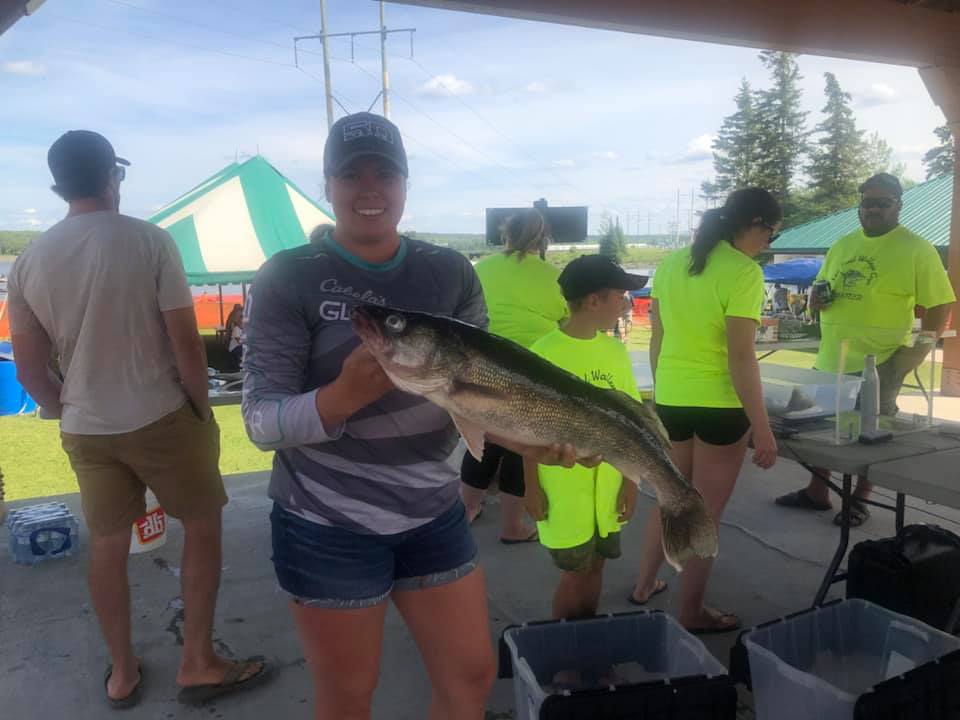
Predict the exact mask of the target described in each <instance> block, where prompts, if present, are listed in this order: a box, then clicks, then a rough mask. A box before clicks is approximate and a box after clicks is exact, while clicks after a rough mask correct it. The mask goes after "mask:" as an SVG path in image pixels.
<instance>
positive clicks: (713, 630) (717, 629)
mask: <svg viewBox="0 0 960 720" xmlns="http://www.w3.org/2000/svg"><path fill="white" fill-rule="evenodd" d="M724 618H733V622H732V623H729V624H723V623H722V620H723V619H724ZM718 619H719V620H720V622H721V624H719V625H714V626H712V627H700V628H684V629H685V630H686V631H687V632H688V633H691V634H693V635H723V634H724V633H728V632H733V631H734V630H739V629H740V627H741V626H742V623H741V622H740V618H738V617H737V616H736V615H734V614H733V613H728V612H721V613H720V614H719V618H718Z"/></svg>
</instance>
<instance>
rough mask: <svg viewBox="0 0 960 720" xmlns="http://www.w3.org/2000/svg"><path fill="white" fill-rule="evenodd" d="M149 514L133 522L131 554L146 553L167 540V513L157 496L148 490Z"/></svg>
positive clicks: (161, 545)
mask: <svg viewBox="0 0 960 720" xmlns="http://www.w3.org/2000/svg"><path fill="white" fill-rule="evenodd" d="M146 500H147V514H146V515H144V516H143V517H142V518H140V519H139V520H137V521H136V522H135V523H133V527H132V528H131V529H130V554H131V555H136V554H138V553H145V552H149V551H151V550H154V549H156V548H158V547H163V545H164V543H166V542H167V514H166V513H165V512H164V511H163V508H162V507H160V503H158V502H157V498H156V497H155V496H154V494H153V493H152V492H150V491H147V497H146Z"/></svg>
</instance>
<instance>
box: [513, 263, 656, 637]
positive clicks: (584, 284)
mask: <svg viewBox="0 0 960 720" xmlns="http://www.w3.org/2000/svg"><path fill="white" fill-rule="evenodd" d="M559 283H560V288H561V290H562V291H563V296H564V298H565V299H566V300H567V304H568V306H569V308H570V318H569V320H567V322H566V324H565V325H564V326H563V328H562V329H557V330H554V331H553V332H551V333H549V334H548V335H546V336H544V337H542V338H541V339H540V340H538V341H537V342H536V343H534V344H533V346H532V347H531V350H532V351H533V352H535V353H537V354H538V355H540V356H541V357H543V358H545V359H547V360H549V361H550V362H552V363H554V364H555V365H558V366H559V367H561V368H563V369H564V370H567V371H568V372H571V373H573V374H574V375H576V376H577V377H579V378H581V379H583V380H585V381H586V382H589V383H591V384H593V385H596V386H598V387H603V388H610V389H616V390H620V391H622V392H625V393H627V394H628V395H630V396H631V397H633V398H635V399H636V400H640V393H639V392H638V391H637V383H636V381H635V380H634V378H633V368H632V365H631V362H630V356H629V354H628V353H627V349H626V348H625V347H624V345H623V343H621V342H618V341H617V340H615V339H614V338H611V337H609V336H607V334H606V330H607V329H608V328H610V327H611V326H612V325H613V323H614V322H616V320H617V318H618V317H619V315H620V313H621V312H622V310H623V293H624V291H626V290H638V289H639V288H640V287H642V285H643V284H644V283H643V280H642V279H641V278H638V277H636V276H632V275H628V274H627V273H626V272H624V271H623V269H622V268H620V266H618V265H617V264H616V263H614V262H613V261H612V260H609V259H608V258H605V257H603V256H601V255H586V256H583V257H580V258H577V259H576V260H574V261H573V262H571V263H570V264H569V265H567V267H566V268H564V270H563V272H562V273H561V274H560V278H559ZM524 479H525V482H526V495H525V500H526V503H527V510H528V512H529V513H530V515H531V516H532V517H533V518H534V519H536V520H537V521H538V522H537V530H538V531H539V534H540V542H541V544H543V545H544V547H546V548H547V549H548V550H549V551H550V555H551V557H552V558H553V562H554V564H555V565H556V566H557V567H558V568H560V570H562V571H563V574H562V575H561V577H560V583H559V585H558V586H557V590H556V592H555V593H554V596H553V617H554V618H557V619H560V618H578V617H589V616H591V615H595V614H596V612H597V606H598V605H599V602H600V590H601V587H602V583H603V565H604V562H605V560H607V559H613V558H618V557H620V526H621V525H622V524H623V523H625V522H626V521H627V520H628V519H629V518H630V516H631V515H633V510H634V507H635V505H636V498H637V486H636V485H635V484H634V483H633V482H632V481H631V480H629V479H627V478H625V477H623V476H622V475H621V474H620V473H619V472H618V471H617V470H616V469H614V468H613V467H612V466H610V465H607V464H606V463H601V464H600V465H599V466H597V467H595V468H586V467H583V466H580V465H577V466H574V467H572V468H564V467H547V466H545V465H537V464H536V463H534V462H530V461H527V460H525V461H524Z"/></svg>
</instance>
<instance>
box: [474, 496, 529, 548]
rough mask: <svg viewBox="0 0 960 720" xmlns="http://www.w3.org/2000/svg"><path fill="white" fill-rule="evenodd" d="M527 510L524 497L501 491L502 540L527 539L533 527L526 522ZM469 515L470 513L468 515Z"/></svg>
mask: <svg viewBox="0 0 960 720" xmlns="http://www.w3.org/2000/svg"><path fill="white" fill-rule="evenodd" d="M526 516H527V511H526V509H525V508H524V506H523V498H518V497H517V496H516V495H511V494H509V493H505V492H503V490H501V491H500V538H501V539H502V540H526V539H527V538H528V537H530V535H531V534H532V533H533V528H531V527H530V526H529V525H527V524H526V523H525V522H524V518H526ZM467 517H469V515H468V516H467Z"/></svg>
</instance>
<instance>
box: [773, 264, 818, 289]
mask: <svg viewBox="0 0 960 720" xmlns="http://www.w3.org/2000/svg"><path fill="white" fill-rule="evenodd" d="M822 263H823V260H822V259H821V258H796V259H795V260H787V261H785V262H782V263H775V264H773V265H764V266H763V279H764V280H766V281H767V282H768V283H773V282H778V283H781V284H783V285H798V286H799V287H802V288H803V287H809V286H810V285H813V281H814V280H816V279H817V273H818V272H820V265H821V264H822Z"/></svg>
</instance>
